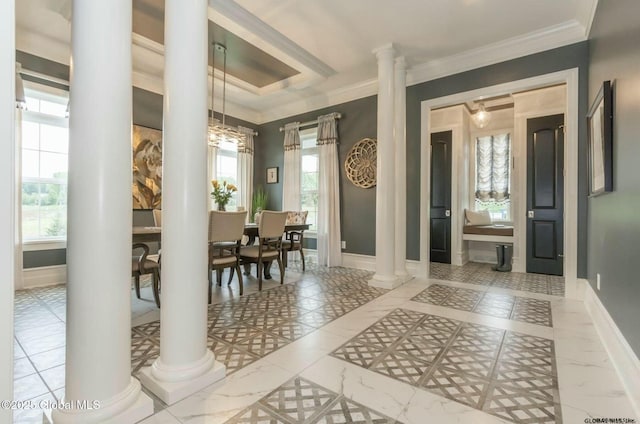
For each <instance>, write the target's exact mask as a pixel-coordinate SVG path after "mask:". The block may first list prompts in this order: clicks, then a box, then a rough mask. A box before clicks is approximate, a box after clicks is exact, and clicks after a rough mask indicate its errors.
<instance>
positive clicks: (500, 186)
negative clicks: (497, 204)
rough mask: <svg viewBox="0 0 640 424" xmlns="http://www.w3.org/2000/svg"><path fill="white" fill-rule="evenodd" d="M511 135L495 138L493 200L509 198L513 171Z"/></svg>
mask: <svg viewBox="0 0 640 424" xmlns="http://www.w3.org/2000/svg"><path fill="white" fill-rule="evenodd" d="M509 145H510V143H509V134H500V135H496V136H494V137H493V160H492V162H493V177H492V189H493V190H492V191H493V193H492V194H493V198H494V199H495V200H496V201H501V200H504V199H507V198H508V197H509V173H510V171H511V167H510V166H509V164H510V161H509V159H510V157H511V151H510V149H509Z"/></svg>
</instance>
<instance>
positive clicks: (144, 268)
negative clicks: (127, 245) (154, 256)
mask: <svg viewBox="0 0 640 424" xmlns="http://www.w3.org/2000/svg"><path fill="white" fill-rule="evenodd" d="M140 250H142V253H141V254H136V253H135V252H139V251H140ZM132 252H133V254H132V255H131V276H132V277H133V278H134V279H135V289H136V297H137V298H138V299H140V277H141V276H142V275H146V274H151V276H152V288H153V298H154V300H155V301H156V305H157V306H158V308H159V307H160V264H159V263H158V262H156V261H153V260H151V259H149V258H148V257H147V256H149V246H147V245H146V244H144V243H135V244H133V246H132Z"/></svg>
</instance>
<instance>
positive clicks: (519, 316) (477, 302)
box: [411, 284, 552, 327]
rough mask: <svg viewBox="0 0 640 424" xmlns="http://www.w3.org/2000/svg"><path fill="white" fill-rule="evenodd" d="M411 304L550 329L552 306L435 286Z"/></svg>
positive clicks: (504, 296)
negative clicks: (448, 308) (417, 303)
mask: <svg viewBox="0 0 640 424" xmlns="http://www.w3.org/2000/svg"><path fill="white" fill-rule="evenodd" d="M411 300H413V301H416V302H422V303H430V304H433V305H441V306H448V307H450V308H454V309H461V310H463V311H472V312H475V313H477V314H482V315H491V316H494V317H499V318H509V319H512V320H516V321H523V322H528V323H530V324H537V325H544V326H547V327H551V323H552V320H551V302H549V301H548V300H538V299H529V298H525V297H518V296H510V295H507V294H498V293H483V292H479V291H476V290H470V289H461V288H454V287H449V286H444V285H442V284H433V285H431V286H429V287H428V288H426V289H425V290H423V291H422V292H420V293H418V295H416V296H415V297H413V298H412V299H411Z"/></svg>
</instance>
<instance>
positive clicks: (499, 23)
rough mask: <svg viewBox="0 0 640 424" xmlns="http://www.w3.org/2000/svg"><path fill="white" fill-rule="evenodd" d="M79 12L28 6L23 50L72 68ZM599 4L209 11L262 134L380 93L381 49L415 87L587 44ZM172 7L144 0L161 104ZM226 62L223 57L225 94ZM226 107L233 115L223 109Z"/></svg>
mask: <svg viewBox="0 0 640 424" xmlns="http://www.w3.org/2000/svg"><path fill="white" fill-rule="evenodd" d="M70 4H71V0H20V1H18V2H16V28H17V34H16V44H17V48H18V49H19V50H23V51H26V52H28V53H31V54H35V55H38V56H42V57H45V58H47V59H51V60H55V61H58V62H62V63H68V62H69V41H70V23H69V16H70V13H71V6H70ZM596 5H597V0H518V1H513V0H397V1H387V0H349V1H344V0H259V1H258V0H235V1H234V0H209V12H208V14H209V16H208V18H209V40H210V42H212V41H216V42H219V43H222V44H225V45H226V46H227V53H228V56H227V74H228V75H227V111H228V113H230V114H232V115H235V116H237V117H239V118H243V119H246V120H248V121H251V122H255V123H262V122H268V121H270V120H273V119H277V118H281V117H285V116H289V115H292V114H296V113H301V112H305V111H308V110H313V109H317V108H321V107H325V106H329V105H331V104H337V103H341V102H344V101H349V100H352V99H355V98H359V97H363V96H367V95H371V94H375V93H376V91H377V83H376V74H377V66H376V59H375V56H374V54H373V53H372V50H373V49H375V48H376V47H379V46H381V45H384V44H387V43H393V45H394V48H395V49H396V51H397V54H398V56H404V57H405V58H406V61H407V65H408V76H407V80H408V83H409V84H415V83H418V82H422V81H427V80H429V79H433V78H438V77H441V76H444V75H447V74H451V73H455V72H461V71H464V70H468V69H472V68H475V67H478V66H485V65H488V64H491V63H497V62H500V61H503V60H508V59H511V58H514V57H518V56H522V55H525V54H530V53H535V52H538V51H543V50H547V49H549V48H554V47H559V46H562V45H566V44H571V43H574V42H578V41H582V40H585V39H587V37H588V33H589V28H590V25H591V21H592V19H593V14H594V12H595V7H596ZM163 6H164V0H133V32H134V35H133V56H134V57H133V63H134V69H133V72H134V73H133V76H134V84H135V85H136V86H139V87H141V88H144V89H147V90H150V91H155V92H159V93H160V92H161V91H162V73H163V52H164V47H163V41H164V40H163V37H164V28H163V18H164V7H163ZM210 54H211V53H210ZM221 59H222V57H221V56H220V55H219V54H217V55H216V68H217V69H216V71H215V76H216V89H218V88H221V77H222V72H221V68H222V60H221ZM210 63H211V58H210ZM217 92H218V93H220V91H217ZM216 97H218V96H216ZM215 107H216V109H217V110H218V109H220V108H221V100H220V99H218V98H216V100H215Z"/></svg>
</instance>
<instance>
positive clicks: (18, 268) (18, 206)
mask: <svg viewBox="0 0 640 424" xmlns="http://www.w3.org/2000/svg"><path fill="white" fill-rule="evenodd" d="M15 136H16V142H15V149H16V150H15V183H16V186H15V193H16V196H15V197H16V200H15V225H16V228H15V240H14V280H15V282H14V287H15V289H16V290H18V289H21V288H23V287H24V283H23V280H22V266H23V264H22V110H21V109H20V108H16V117H15Z"/></svg>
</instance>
